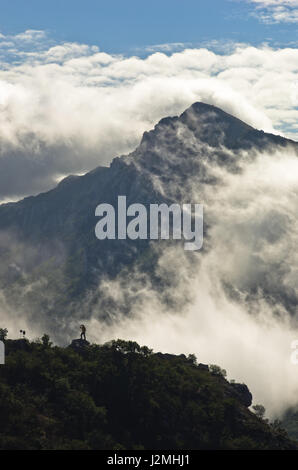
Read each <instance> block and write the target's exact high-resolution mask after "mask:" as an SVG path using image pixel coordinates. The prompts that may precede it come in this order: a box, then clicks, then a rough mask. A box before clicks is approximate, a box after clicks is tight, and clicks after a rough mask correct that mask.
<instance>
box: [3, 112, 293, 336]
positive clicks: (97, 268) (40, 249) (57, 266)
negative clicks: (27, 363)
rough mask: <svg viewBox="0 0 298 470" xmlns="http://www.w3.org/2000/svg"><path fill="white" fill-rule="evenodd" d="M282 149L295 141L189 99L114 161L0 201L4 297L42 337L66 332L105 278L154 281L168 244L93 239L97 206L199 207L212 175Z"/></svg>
mask: <svg viewBox="0 0 298 470" xmlns="http://www.w3.org/2000/svg"><path fill="white" fill-rule="evenodd" d="M286 147H291V149H292V150H293V151H294V152H296V153H298V144H297V143H295V142H293V141H290V140H288V139H285V138H283V137H280V136H277V135H273V134H267V133H264V132H263V131H259V130H256V129H254V128H252V127H251V126H249V125H247V124H245V123H244V122H242V121H241V120H239V119H237V118H235V117H233V116H231V115H229V114H227V113H225V112H224V111H222V110H221V109H218V108H216V107H214V106H210V105H207V104H204V103H195V104H193V105H192V106H191V107H190V108H188V109H187V110H186V111H185V112H184V113H182V114H181V115H180V116H178V117H177V116H175V117H167V118H164V119H162V120H161V121H160V122H159V123H158V124H157V125H156V126H155V128H154V129H153V130H151V131H150V132H145V133H144V135H143V138H142V141H141V143H140V145H139V146H138V148H137V149H136V150H135V151H134V152H132V153H131V154H129V155H126V156H121V157H117V158H115V159H114V160H113V161H112V163H111V165H110V167H98V168H96V169H95V170H93V171H91V172H89V173H87V174H86V175H84V176H69V177H67V178H65V179H64V180H63V181H61V182H60V183H59V184H58V186H57V187H56V188H55V189H53V190H51V191H48V192H46V193H42V194H39V195H38V196H35V197H27V198H25V199H23V200H22V201H20V202H17V203H8V204H3V205H1V206H0V261H1V263H0V288H1V290H2V292H3V293H4V296H5V301H6V302H7V303H8V304H9V305H11V306H12V308H13V309H14V310H15V311H20V312H21V311H22V310H24V309H25V310H26V312H27V313H28V315H29V318H31V319H32V320H34V319H35V318H38V320H39V321H40V322H41V324H42V323H43V322H44V325H46V328H47V331H51V329H52V330H56V329H57V325H60V326H59V327H60V328H61V329H62V331H65V328H66V327H65V326H64V325H65V322H64V321H65V320H66V319H67V318H71V317H72V315H73V306H74V305H75V304H76V305H79V304H80V302H81V301H82V300H83V299H84V298H85V297H86V295H87V294H88V293H90V292H92V291H95V290H96V288H97V286H98V285H99V283H100V281H101V280H102V279H104V278H111V279H113V278H115V277H116V276H117V275H119V273H120V272H121V271H123V270H124V271H125V270H127V269H130V270H131V269H132V268H133V266H135V265H136V264H137V266H138V269H139V270H140V271H141V272H146V273H149V274H150V276H151V277H152V279H153V282H156V285H157V286H158V285H160V282H161V280H160V279H158V278H157V277H156V278H155V277H154V276H155V269H154V267H155V265H156V263H157V260H158V257H159V251H160V250H163V248H164V247H165V246H166V244H163V242H162V243H156V242H153V243H149V242H148V241H147V240H137V241H131V240H117V241H114V240H104V241H99V240H98V239H97V238H96V237H95V234H94V228H95V224H96V221H97V219H96V217H95V213H94V212H95V208H96V206H97V205H98V204H100V203H103V202H104V203H110V204H112V205H114V206H116V204H117V198H118V196H119V195H126V196H127V202H128V204H131V203H135V202H138V203H143V204H145V205H146V204H150V203H161V202H180V203H181V202H203V203H204V197H205V189H206V188H207V187H210V185H213V186H214V190H216V185H217V182H218V181H217V178H216V175H215V174H214V172H213V171H211V170H210V169H212V168H222V169H225V171H228V172H230V173H233V174H235V173H237V172H238V171H240V167H239V164H240V163H241V161H243V159H253V158H254V157H255V156H256V155H257V154H259V152H262V151H265V150H266V151H269V152H271V150H272V149H277V148H283V149H284V148H286ZM194 198H196V200H194ZM197 198H199V199H200V200H197ZM206 237H208V217H207V220H206ZM169 243H170V242H169ZM201 254H203V253H201ZM201 254H200V255H199V256H201ZM96 301H97V299H96V298H95V297H94V298H93V300H92V302H96ZM92 302H91V304H92ZM101 307H102V309H101V312H100V315H101V316H102V318H103V319H104V318H106V319H107V320H108V315H109V314H108V312H109V308H110V306H109V305H106V306H104V305H102V306H101ZM124 313H125V312H124ZM127 314H129V312H127ZM90 315H91V313H90ZM49 319H50V322H49V321H48V320H49ZM62 320H63V321H62ZM48 323H50V324H51V326H49V324H48ZM60 323H61V324H60Z"/></svg>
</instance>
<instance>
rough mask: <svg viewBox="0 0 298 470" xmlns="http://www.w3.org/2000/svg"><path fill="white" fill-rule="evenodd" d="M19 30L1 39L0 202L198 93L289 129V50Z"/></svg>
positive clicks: (102, 154) (99, 156) (130, 139)
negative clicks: (145, 44) (69, 38)
mask: <svg viewBox="0 0 298 470" xmlns="http://www.w3.org/2000/svg"><path fill="white" fill-rule="evenodd" d="M23 34H24V35H25V37H26V38H27V39H28V41H20V34H19V35H17V36H6V37H3V38H1V40H0V200H3V199H8V198H12V199H13V198H16V197H21V196H24V195H29V194H36V193H38V192H40V191H45V190H47V189H49V188H51V187H53V186H54V185H55V182H56V180H57V178H58V177H59V176H60V175H64V174H69V173H82V172H84V171H88V170H90V169H92V168H94V167H96V166H98V165H107V164H108V163H109V162H110V161H111V160H112V158H113V157H115V156H117V155H121V154H124V153H128V152H129V151H131V150H133V149H134V148H135V147H136V146H137V144H138V143H139V141H140V138H141V136H142V133H143V132H144V131H146V130H149V129H150V128H152V127H153V126H154V124H155V123H156V122H157V121H158V120H159V119H161V118H162V117H164V116H167V115H175V114H178V113H181V112H182V111H183V110H184V109H185V108H187V107H188V106H189V105H191V104H192V103H193V102H195V101H199V100H201V101H205V102H207V103H210V104H215V105H217V106H219V107H221V108H223V109H224V110H225V111H227V112H229V113H232V114H234V115H236V116H237V117H239V118H241V119H242V120H244V121H246V122H248V123H249V124H251V125H253V126H255V127H257V128H262V129H264V130H266V131H272V132H280V133H282V132H283V131H284V132H285V133H286V134H287V135H288V136H290V137H294V138H295V137H296V136H297V135H298V131H297V127H296V122H297V117H298V110H297V108H296V105H297V103H296V101H295V93H293V83H296V82H297V78H298V77H297V68H296V66H295V64H296V63H297V59H298V50H297V49H290V48H285V49H272V48H269V47H266V46H262V47H250V46H248V45H236V46H234V47H233V48H232V47H229V50H227V51H226V52H225V53H222V52H221V53H216V52H214V51H212V50H211V49H208V48H193V49H183V50H181V51H179V52H175V53H168V54H165V53H162V52H155V53H152V54H149V55H148V56H147V57H145V58H140V57H137V56H130V57H125V56H121V55H111V54H107V53H105V52H103V51H100V50H99V48H98V47H97V46H89V45H85V44H78V43H59V44H57V43H55V42H54V41H53V40H51V39H50V38H48V36H47V34H46V33H43V32H41V31H32V30H29V31H26V32H25V33H23ZM29 39H30V40H29ZM1 45H2V46H3V47H1ZM167 47H168V46H167Z"/></svg>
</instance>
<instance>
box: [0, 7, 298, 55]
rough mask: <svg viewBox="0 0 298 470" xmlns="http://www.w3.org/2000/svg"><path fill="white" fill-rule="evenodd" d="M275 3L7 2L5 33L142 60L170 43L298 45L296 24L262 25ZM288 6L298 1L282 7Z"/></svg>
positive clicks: (1, 20)
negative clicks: (33, 34)
mask: <svg viewBox="0 0 298 470" xmlns="http://www.w3.org/2000/svg"><path fill="white" fill-rule="evenodd" d="M274 1H275V0H264V2H262V1H261V0H251V1H245V0H240V1H237V0H208V1H206V0H201V1H200V0H184V1H182V0H151V1H150V2H145V1H140V0H126V1H123V0H109V1H105V0H104V1H101V0H84V1H82V0H51V1H40V0H26V1H24V0H10V1H3V0H2V2H1V4H2V5H1V15H0V31H1V32H2V33H4V34H5V35H8V34H17V33H20V32H22V31H25V30H27V29H38V30H45V31H47V32H48V34H49V35H50V36H51V37H52V38H55V40H57V41H70V42H74V41H77V42H80V43H85V44H95V45H98V46H99V47H100V49H102V50H104V51H106V52H108V53H119V52H120V53H125V54H132V53H138V54H140V55H142V52H143V49H144V48H145V47H146V46H150V45H155V44H164V43H166V44H168V43H187V45H188V46H190V45H193V46H195V47H197V46H200V45H202V44H204V43H209V42H210V41H221V42H224V43H226V42H227V41H233V42H235V41H236V42H246V43H250V44H254V45H256V44H260V43H262V42H268V43H270V44H273V45H279V44H281V45H283V46H285V45H293V44H296V42H297V40H298V37H297V24H296V22H294V21H290V22H288V21H281V22H280V21H277V22H276V21H274V22H271V21H268V20H267V21H262V18H264V12H265V11H266V12H268V9H267V10H266V9H265V8H263V9H259V8H257V7H258V6H260V4H261V5H262V3H264V4H266V3H267V4H268V3H269V4H270V3H274ZM288 2H290V3H291V2H294V3H295V0H286V1H285V2H280V3H285V4H287V3H288ZM267 6H268V5H267ZM269 7H270V5H269ZM271 8H273V7H271ZM274 8H277V7H274ZM285 8H287V7H285ZM269 13H270V12H269Z"/></svg>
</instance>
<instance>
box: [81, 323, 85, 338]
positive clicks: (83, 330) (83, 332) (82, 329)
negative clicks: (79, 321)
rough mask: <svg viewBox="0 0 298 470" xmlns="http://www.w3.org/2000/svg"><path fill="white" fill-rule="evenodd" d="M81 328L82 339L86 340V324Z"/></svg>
mask: <svg viewBox="0 0 298 470" xmlns="http://www.w3.org/2000/svg"><path fill="white" fill-rule="evenodd" d="M80 330H81V339H82V340H83V339H84V340H85V341H86V327H85V325H81V326H80Z"/></svg>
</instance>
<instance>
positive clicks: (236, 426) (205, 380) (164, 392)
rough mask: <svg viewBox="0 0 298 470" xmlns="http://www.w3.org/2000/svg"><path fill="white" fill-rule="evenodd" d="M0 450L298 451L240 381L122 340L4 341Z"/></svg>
mask: <svg viewBox="0 0 298 470" xmlns="http://www.w3.org/2000/svg"><path fill="white" fill-rule="evenodd" d="M5 343H6V364H5V365H1V366H0V419H1V426H0V449H2V450H3V449H33V450H34V449H45V450H46V449H55V450H58V449H68V450H71V449H78V450H80V449H82V450H83V449H95V450H96V449H108V450H114V449H115V450H117V449H150V450H153V449H160V450H163V449H293V450H294V449H297V446H298V444H296V443H294V442H293V441H291V440H290V439H289V438H288V436H287V435H286V432H285V431H283V430H282V429H281V427H280V425H279V423H273V424H272V423H271V424H269V423H268V422H267V421H266V420H264V419H263V418H262V417H261V416H260V415H259V416H258V415H256V414H255V413H252V412H251V411H250V410H249V409H248V406H250V404H251V394H250V392H249V390H248V388H247V387H246V385H244V384H235V383H229V382H228V381H227V380H226V379H225V378H224V373H223V371H222V370H221V369H220V368H219V367H216V366H211V367H208V366H206V365H203V364H198V363H197V360H196V358H195V356H193V355H190V356H188V357H186V356H184V355H180V356H175V355H170V354H161V353H153V352H152V351H151V350H150V349H148V348H147V347H140V346H139V345H138V344H137V343H135V342H130V341H128V342H126V341H122V340H117V341H112V342H110V343H107V344H104V345H96V344H92V345H89V344H88V343H84V342H81V341H80V340H76V341H75V342H73V344H72V345H71V346H69V347H67V348H61V347H57V346H53V345H52V344H51V342H50V340H49V337H48V336H47V335H44V336H43V338H42V339H41V340H38V341H35V342H29V341H28V340H26V339H19V340H6V341H5Z"/></svg>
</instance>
